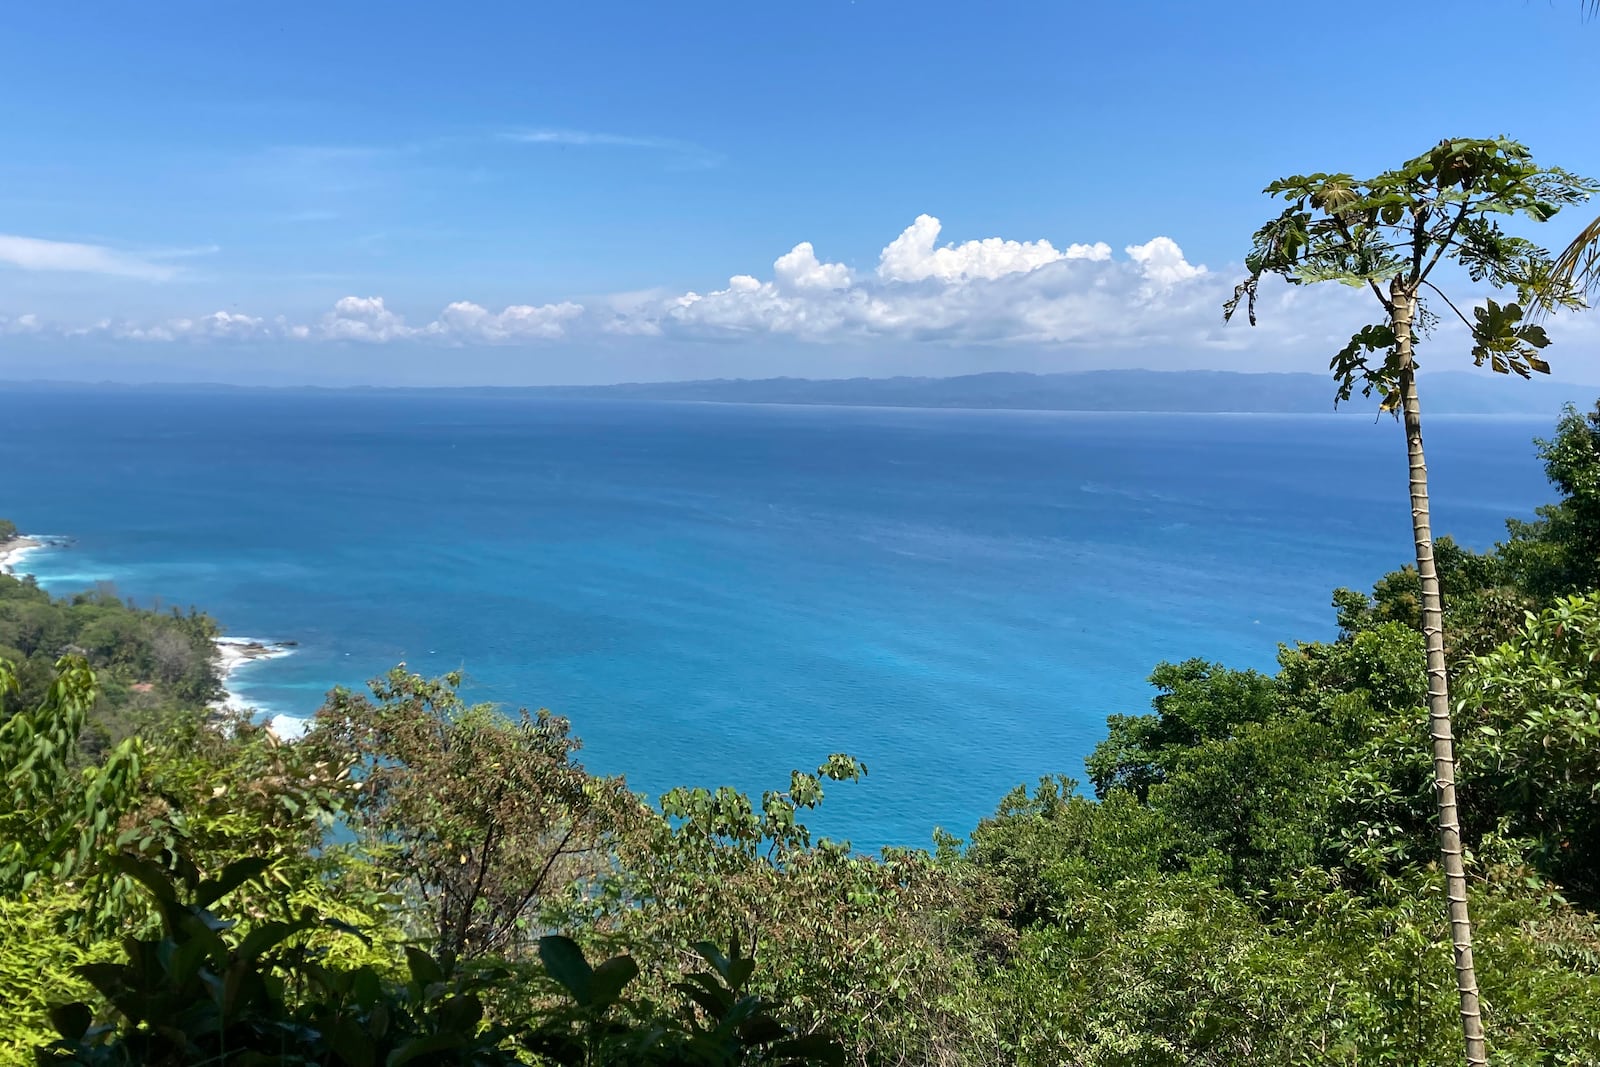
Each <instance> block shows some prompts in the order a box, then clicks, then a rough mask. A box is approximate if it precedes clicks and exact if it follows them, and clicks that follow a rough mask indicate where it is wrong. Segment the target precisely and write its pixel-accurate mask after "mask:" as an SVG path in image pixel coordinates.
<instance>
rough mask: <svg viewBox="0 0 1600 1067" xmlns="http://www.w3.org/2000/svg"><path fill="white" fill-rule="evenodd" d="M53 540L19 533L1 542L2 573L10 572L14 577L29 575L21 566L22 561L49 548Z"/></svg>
mask: <svg viewBox="0 0 1600 1067" xmlns="http://www.w3.org/2000/svg"><path fill="white" fill-rule="evenodd" d="M50 544H51V542H50V541H48V540H46V539H45V538H42V537H31V536H29V535H28V534H18V535H17V536H16V537H13V538H11V539H10V540H9V541H6V542H4V543H0V574H9V575H12V576H13V577H17V578H24V577H27V575H26V574H25V573H24V572H22V571H21V570H20V569H19V568H20V567H21V566H22V561H23V560H25V559H27V558H28V556H30V555H32V554H33V553H35V552H37V551H39V549H41V548H49V547H50Z"/></svg>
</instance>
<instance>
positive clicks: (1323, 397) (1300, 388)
mask: <svg viewBox="0 0 1600 1067" xmlns="http://www.w3.org/2000/svg"><path fill="white" fill-rule="evenodd" d="M1420 384H1421V391H1422V403H1423V411H1424V413H1426V412H1430V411H1431V412H1434V413H1437V414H1443V413H1446V412H1449V413H1455V414H1512V413H1522V412H1526V413H1529V414H1549V413H1552V412H1554V411H1556V410H1558V409H1559V408H1560V407H1561V405H1562V404H1564V403H1567V402H1569V401H1570V402H1572V403H1576V404H1578V405H1580V406H1584V407H1587V406H1589V405H1592V404H1593V403H1594V401H1595V398H1596V396H1600V386H1589V385H1574V384H1572V383H1570V382H1552V381H1523V380H1521V379H1519V378H1506V377H1503V376H1500V375H1491V374H1487V373H1486V374H1467V373H1456V372H1442V373H1438V374H1430V375H1426V376H1425V377H1424V378H1423V380H1422V381H1421V383H1420ZM537 392H541V393H545V394H549V395H561V396H573V397H591V398H610V399H629V400H677V401H710V402H720V403H739V404H840V405H852V406H882V407H912V408H1012V409H1019V410H1030V411H1171V412H1182V411H1190V412H1206V411H1213V412H1215V411H1238V412H1327V411H1331V410H1333V395H1334V386H1333V381H1332V379H1331V378H1330V377H1329V376H1327V375H1320V374H1243V373H1233V372H1226V371H1146V370H1105V371H1082V372H1078V373H1072V374H1022V373H993V374H966V375H962V376H960V377H956V378H835V379H824V380H813V379H807V378H762V379H755V380H746V379H716V380H711V381H696V382H652V383H640V384H630V385H606V386H567V387H550V388H544V389H540V390H537ZM1350 406H1351V407H1352V408H1356V409H1360V410H1371V409H1373V408H1374V407H1375V406H1376V403H1375V401H1371V400H1365V399H1363V398H1361V397H1360V395H1359V394H1358V395H1357V397H1356V400H1355V403H1354V404H1352V405H1350Z"/></svg>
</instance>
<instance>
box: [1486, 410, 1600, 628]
mask: <svg viewBox="0 0 1600 1067" xmlns="http://www.w3.org/2000/svg"><path fill="white" fill-rule="evenodd" d="M1537 443H1538V446H1539V455H1540V457H1541V458H1542V459H1543V460H1544V471H1545V476H1546V477H1547V478H1549V479H1550V484H1552V485H1554V486H1555V487H1556V488H1557V489H1559V490H1561V500H1560V501H1558V502H1557V503H1554V504H1545V505H1544V506H1542V507H1540V508H1538V509H1537V512H1536V513H1537V514H1538V516H1539V517H1538V519H1536V520H1535V521H1533V522H1523V521H1520V520H1517V519H1510V520H1507V522H1506V527H1507V529H1508V530H1509V531H1510V533H1511V539H1510V540H1509V541H1508V542H1506V543H1505V544H1503V545H1501V546H1500V554H1501V556H1502V557H1503V558H1504V559H1505V561H1506V564H1507V566H1508V568H1509V570H1510V571H1511V574H1512V576H1513V577H1514V578H1515V580H1516V582H1517V584H1518V585H1520V586H1521V587H1522V588H1524V589H1526V590H1527V591H1528V592H1530V593H1532V594H1534V595H1535V596H1537V597H1541V598H1547V597H1552V596H1563V595H1567V594H1571V593H1583V592H1587V591H1589V590H1590V589H1595V588H1600V405H1597V406H1596V407H1595V408H1594V409H1593V410H1590V411H1588V412H1585V413H1583V414H1579V413H1578V411H1577V409H1576V408H1573V407H1572V406H1570V405H1569V406H1568V407H1567V408H1566V410H1565V411H1564V412H1563V413H1562V416H1561V421H1560V422H1558V423H1557V424H1556V435H1555V437H1553V438H1551V439H1549V440H1543V439H1541V440H1539V441H1538V442H1537Z"/></svg>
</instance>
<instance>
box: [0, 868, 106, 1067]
mask: <svg viewBox="0 0 1600 1067" xmlns="http://www.w3.org/2000/svg"><path fill="white" fill-rule="evenodd" d="M88 906H89V905H88V902H87V901H85V900H84V898H83V896H82V894H81V893H78V892H76V891H74V890H71V889H67V888H63V887H60V886H47V885H36V886H35V887H34V888H33V889H31V890H29V891H27V892H24V893H20V894H16V895H9V894H5V895H0V1064H7V1065H11V1064H23V1063H31V1062H33V1049H34V1048H36V1047H38V1046H39V1045H42V1044H44V1043H46V1042H48V1041H50V1040H51V1039H52V1038H54V1036H55V1030H54V1028H53V1027H52V1026H51V1025H50V1019H49V1011H50V1009H51V1008H52V1007H53V1006H55V1005H56V1004H59V1003H61V1002H62V1001H67V1000H76V999H79V998H82V997H85V996H88V995H89V994H90V993H91V992H92V990H91V987H90V985H89V983H88V982H86V981H84V980H83V978H82V976H80V975H79V974H78V971H77V968H78V967H80V966H82V965H83V964H86V963H92V962H97V961H100V960H106V959H110V958H112V956H113V955H114V954H115V952H116V950H117V946H116V945H115V944H114V943H112V942H103V941H100V942H97V941H88V942H85V941H84V940H83V939H82V938H80V937H77V936H76V935H75V934H74V933H72V929H73V927H74V926H75V925H76V924H77V917H78V916H79V915H81V914H83V913H84V911H86V910H87V908H88Z"/></svg>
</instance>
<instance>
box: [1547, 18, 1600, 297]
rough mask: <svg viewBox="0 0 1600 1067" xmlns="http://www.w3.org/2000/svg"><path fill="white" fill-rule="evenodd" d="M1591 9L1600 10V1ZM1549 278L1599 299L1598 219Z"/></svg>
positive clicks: (1565, 251)
mask: <svg viewBox="0 0 1600 1067" xmlns="http://www.w3.org/2000/svg"><path fill="white" fill-rule="evenodd" d="M1592 6H1595V7H1596V8H1600V0H1593V4H1592ZM1551 277H1552V279H1553V280H1554V281H1556V282H1557V283H1559V284H1563V285H1568V286H1571V287H1573V288H1574V289H1579V290H1582V291H1583V292H1584V293H1587V294H1588V295H1589V296H1591V297H1593V296H1597V295H1600V216H1596V217H1595V219H1594V220H1593V221H1591V222H1590V223H1589V225H1587V226H1585V227H1584V228H1583V229H1582V230H1579V231H1578V236H1576V237H1574V238H1573V239H1572V243H1571V244H1569V245H1568V246H1567V247H1566V248H1565V249H1563V250H1562V252H1561V254H1560V255H1559V256H1557V257H1556V261H1555V264H1554V265H1553V266H1552V268H1551Z"/></svg>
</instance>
